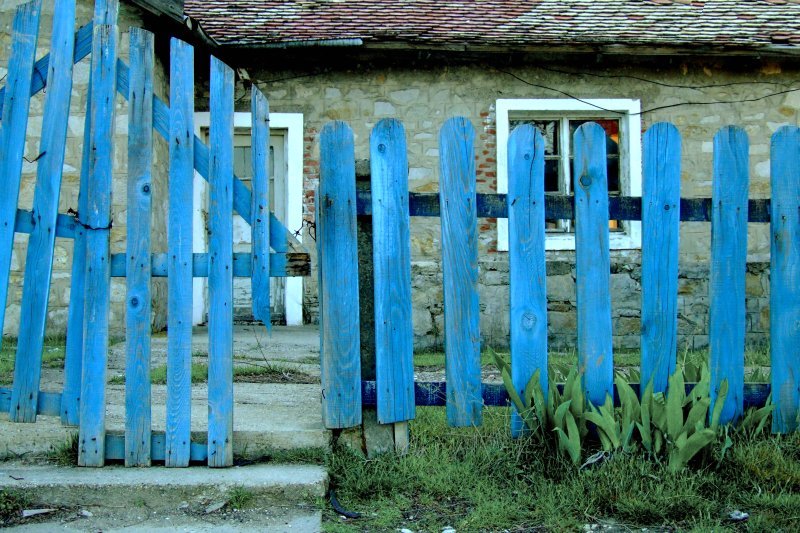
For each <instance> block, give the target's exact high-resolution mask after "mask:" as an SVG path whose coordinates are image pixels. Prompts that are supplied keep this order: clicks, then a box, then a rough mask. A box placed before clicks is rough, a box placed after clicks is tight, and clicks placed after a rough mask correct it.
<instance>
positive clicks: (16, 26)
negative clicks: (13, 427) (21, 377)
mask: <svg viewBox="0 0 800 533" xmlns="http://www.w3.org/2000/svg"><path fill="white" fill-rule="evenodd" d="M41 6H42V2H41V0H32V1H31V2H28V3H27V4H22V5H21V6H19V7H18V8H17V11H16V13H15V15H14V22H13V26H12V30H11V39H12V41H11V56H10V58H9V61H8V73H7V74H6V80H7V81H6V91H5V94H4V95H3V96H4V104H3V115H2V122H0V182H2V183H3V194H0V333H2V331H3V325H4V324H5V315H6V301H7V299H8V281H9V276H10V274H11V272H10V269H11V252H12V250H13V248H14V221H15V219H16V216H17V200H18V199H19V181H20V173H21V172H22V156H23V154H24V152H25V136H24V135H21V134H20V132H24V131H26V130H27V127H28V104H29V102H30V94H31V75H32V74H33V60H34V54H35V53H36V41H37V39H38V36H39V15H40V14H41V11H42V9H41ZM0 337H2V335H0ZM0 346H2V339H1V338H0ZM34 408H35V404H34ZM13 409H15V406H14V407H12V410H13ZM11 416H14V415H11Z"/></svg>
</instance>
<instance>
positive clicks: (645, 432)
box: [636, 422, 653, 452]
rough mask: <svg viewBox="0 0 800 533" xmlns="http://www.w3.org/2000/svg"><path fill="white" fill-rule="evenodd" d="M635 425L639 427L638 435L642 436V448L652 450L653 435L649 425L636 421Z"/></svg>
mask: <svg viewBox="0 0 800 533" xmlns="http://www.w3.org/2000/svg"><path fill="white" fill-rule="evenodd" d="M636 427H637V428H639V435H640V436H641V438H642V446H644V449H645V450H647V451H648V452H652V451H653V437H652V435H651V433H650V426H649V425H647V426H645V425H644V424H641V423H639V422H637V423H636ZM645 428H646V429H645Z"/></svg>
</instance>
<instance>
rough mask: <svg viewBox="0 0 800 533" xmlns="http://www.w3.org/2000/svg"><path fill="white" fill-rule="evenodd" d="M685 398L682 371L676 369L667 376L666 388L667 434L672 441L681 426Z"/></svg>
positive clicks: (676, 436)
mask: <svg viewBox="0 0 800 533" xmlns="http://www.w3.org/2000/svg"><path fill="white" fill-rule="evenodd" d="M685 399H686V387H685V386H684V383H683V372H681V371H680V369H676V370H675V372H673V373H672V375H671V376H670V377H669V388H668V389H667V405H666V412H667V435H669V438H670V439H672V440H673V441H674V440H676V439H677V438H678V435H679V434H680V432H681V428H683V405H684V400H685Z"/></svg>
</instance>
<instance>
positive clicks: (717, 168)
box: [709, 126, 750, 424]
mask: <svg viewBox="0 0 800 533" xmlns="http://www.w3.org/2000/svg"><path fill="white" fill-rule="evenodd" d="M749 171H750V169H749V142H748V139H747V133H745V131H744V130H743V129H742V128H738V127H734V126H727V127H725V128H722V129H721V130H719V131H718V132H717V134H716V135H715V136H714V181H713V191H712V207H711V275H710V277H711V280H710V283H709V286H710V289H709V293H710V294H709V296H710V304H711V305H710V309H709V337H710V338H709V345H710V352H711V354H710V355H711V409H712V410H713V408H714V404H715V403H716V400H717V394H718V393H719V388H720V385H721V384H722V382H723V380H727V382H728V395H727V397H726V399H725V405H724V406H723V408H722V415H721V416H720V420H719V422H720V424H726V423H728V422H731V421H735V420H736V419H737V418H739V417H740V416H741V414H742V410H743V406H744V337H745V293H744V281H745V271H746V269H747V193H748V187H749Z"/></svg>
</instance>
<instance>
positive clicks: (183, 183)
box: [166, 38, 194, 466]
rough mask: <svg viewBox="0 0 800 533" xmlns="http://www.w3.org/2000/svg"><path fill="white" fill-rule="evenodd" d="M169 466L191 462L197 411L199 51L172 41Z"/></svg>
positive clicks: (183, 43) (168, 368) (168, 382)
mask: <svg viewBox="0 0 800 533" xmlns="http://www.w3.org/2000/svg"><path fill="white" fill-rule="evenodd" d="M170 57H171V60H170V97H169V101H170V124H169V199H170V202H169V234H168V237H167V239H168V245H169V263H168V266H167V285H168V293H169V294H168V302H167V331H168V332H169V334H168V335H167V462H166V464H167V466H187V465H188V464H189V442H190V437H191V411H192V211H191V210H190V209H187V206H190V205H192V201H193V192H192V182H193V180H194V172H193V170H194V169H193V166H194V165H193V161H194V152H193V148H194V143H193V142H192V141H193V138H194V49H193V48H192V47H191V46H190V45H189V44H187V43H185V42H184V41H181V40H179V39H174V38H173V39H171V41H170Z"/></svg>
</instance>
